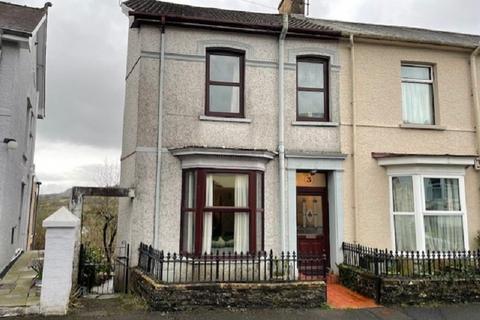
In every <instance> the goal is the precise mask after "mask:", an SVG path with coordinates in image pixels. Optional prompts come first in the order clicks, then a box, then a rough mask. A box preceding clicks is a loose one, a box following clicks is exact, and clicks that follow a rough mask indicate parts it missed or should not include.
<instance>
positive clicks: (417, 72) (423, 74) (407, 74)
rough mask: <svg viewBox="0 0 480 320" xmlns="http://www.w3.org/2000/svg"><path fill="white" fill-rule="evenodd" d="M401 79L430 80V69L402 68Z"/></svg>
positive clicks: (418, 67)
mask: <svg viewBox="0 0 480 320" xmlns="http://www.w3.org/2000/svg"><path fill="white" fill-rule="evenodd" d="M402 78H405V79H416V80H430V68H429V67H420V66H402Z"/></svg>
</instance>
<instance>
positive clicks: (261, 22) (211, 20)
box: [123, 0, 340, 35]
mask: <svg viewBox="0 0 480 320" xmlns="http://www.w3.org/2000/svg"><path fill="white" fill-rule="evenodd" d="M123 4H124V5H125V6H127V7H128V8H130V9H131V10H132V11H131V12H130V14H132V15H134V16H152V17H154V16H155V17H160V16H166V17H171V18H181V19H185V20H186V19H189V20H195V21H196V22H199V23H204V24H211V25H230V26H239V27H240V26H241V27H244V28H265V29H268V30H277V31H279V30H281V29H282V24H283V23H282V19H283V17H282V15H281V14H269V13H259V12H250V11H237V10H224V9H218V8H208V7H194V6H189V5H183V4H176V3H170V2H163V1H156V0H128V1H126V2H124V3H123ZM289 30H291V31H299V32H318V33H325V34H334V35H335V34H337V35H340V34H339V33H338V32H335V31H334V30H332V29H331V28H329V27H325V26H323V25H320V24H317V23H314V22H312V21H309V20H306V19H299V18H297V17H295V16H290V18H289Z"/></svg>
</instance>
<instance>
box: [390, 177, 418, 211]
mask: <svg viewBox="0 0 480 320" xmlns="http://www.w3.org/2000/svg"><path fill="white" fill-rule="evenodd" d="M392 198H393V212H414V211H415V209H414V200H413V180H412V177H392Z"/></svg>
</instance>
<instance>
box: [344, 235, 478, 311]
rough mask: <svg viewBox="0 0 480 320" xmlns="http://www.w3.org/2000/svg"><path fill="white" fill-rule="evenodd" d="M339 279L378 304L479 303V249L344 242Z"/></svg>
mask: <svg viewBox="0 0 480 320" xmlns="http://www.w3.org/2000/svg"><path fill="white" fill-rule="evenodd" d="M343 253H344V263H343V264H342V265H340V266H339V272H340V281H341V282H342V284H343V285H344V286H346V287H348V288H350V289H352V290H355V291H357V292H359V293H361V294H363V295H365V296H368V297H371V298H374V299H375V300H376V301H377V302H378V303H381V304H386V305H392V304H424V303H459V302H480V254H479V252H478V251H447V252H440V251H437V252H435V251H427V252H419V251H415V252H394V251H388V250H379V249H374V248H369V247H365V246H361V245H357V244H348V243H344V244H343Z"/></svg>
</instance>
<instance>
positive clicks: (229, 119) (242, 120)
mask: <svg viewBox="0 0 480 320" xmlns="http://www.w3.org/2000/svg"><path fill="white" fill-rule="evenodd" d="M200 120H202V121H216V122H237V123H250V122H252V119H245V118H226V117H211V116H203V115H202V116H200Z"/></svg>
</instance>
